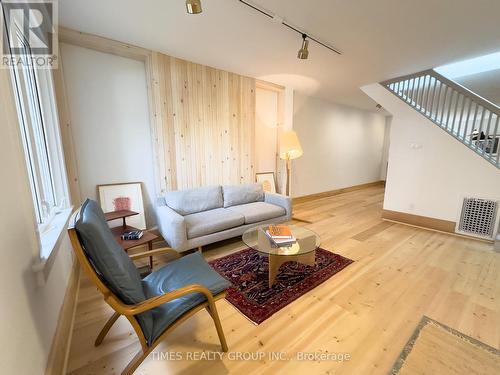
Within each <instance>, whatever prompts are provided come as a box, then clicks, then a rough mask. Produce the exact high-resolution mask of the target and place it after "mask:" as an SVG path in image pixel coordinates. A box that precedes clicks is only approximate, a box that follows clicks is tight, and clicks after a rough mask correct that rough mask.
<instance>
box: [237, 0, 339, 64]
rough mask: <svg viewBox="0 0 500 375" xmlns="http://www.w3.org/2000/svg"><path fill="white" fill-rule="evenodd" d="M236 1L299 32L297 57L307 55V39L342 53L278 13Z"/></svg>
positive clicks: (243, 1)
mask: <svg viewBox="0 0 500 375" xmlns="http://www.w3.org/2000/svg"><path fill="white" fill-rule="evenodd" d="M238 1H239V2H240V3H242V4H244V5H246V6H247V7H250V8H252V9H253V10H256V11H257V12H259V13H261V14H263V15H265V16H267V17H269V18H271V19H273V21H275V22H277V23H280V24H282V25H283V26H286V27H288V28H289V29H290V30H293V31H295V32H297V33H299V34H301V35H302V48H301V49H300V50H299V53H298V56H297V57H298V58H299V59H307V57H308V55H309V51H308V50H307V47H308V46H309V40H312V41H314V42H316V43H318V44H319V45H320V46H323V47H325V48H328V49H329V50H330V51H332V52H335V53H336V54H338V55H342V52H341V51H340V50H338V49H337V48H335V47H333V46H331V45H329V44H328V43H325V42H322V41H321V40H319V39H318V38H314V37H312V36H310V35H308V34H306V33H304V32H303V31H302V30H300V29H299V28H297V27H295V26H292V25H290V24H289V23H287V22H286V21H285V20H283V18H282V17H279V16H278V15H275V14H272V13H269V12H268V11H266V10H264V9H262V8H259V7H257V6H256V5H253V4H251V3H249V2H248V1H245V0H238ZM306 38H307V39H309V40H306Z"/></svg>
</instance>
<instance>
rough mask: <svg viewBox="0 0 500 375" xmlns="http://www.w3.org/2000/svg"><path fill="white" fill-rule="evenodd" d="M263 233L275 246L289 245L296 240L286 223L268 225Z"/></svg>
mask: <svg viewBox="0 0 500 375" xmlns="http://www.w3.org/2000/svg"><path fill="white" fill-rule="evenodd" d="M264 233H265V234H266V235H267V236H268V237H269V239H270V240H271V241H272V242H273V243H274V244H275V245H277V246H289V245H293V244H294V243H295V242H297V239H296V238H295V237H294V236H293V234H292V231H291V230H290V228H288V227H287V226H286V225H270V226H269V228H268V229H266V230H265V231H264Z"/></svg>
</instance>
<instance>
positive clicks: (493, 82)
mask: <svg viewBox="0 0 500 375" xmlns="http://www.w3.org/2000/svg"><path fill="white" fill-rule="evenodd" d="M454 80H455V81H456V82H458V83H460V84H461V85H462V86H465V87H467V88H468V89H469V90H471V91H473V92H475V93H476V94H478V95H479V96H481V97H483V98H485V99H487V100H489V101H490V102H492V103H494V104H496V105H497V106H499V107H500V69H495V70H490V71H488V72H482V73H477V74H471V75H467V76H462V77H458V78H454Z"/></svg>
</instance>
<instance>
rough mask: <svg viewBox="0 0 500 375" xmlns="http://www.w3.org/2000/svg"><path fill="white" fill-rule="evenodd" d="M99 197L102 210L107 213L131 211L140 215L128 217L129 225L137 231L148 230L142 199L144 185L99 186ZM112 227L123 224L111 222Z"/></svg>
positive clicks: (134, 183)
mask: <svg viewBox="0 0 500 375" xmlns="http://www.w3.org/2000/svg"><path fill="white" fill-rule="evenodd" d="M97 196H98V197H99V204H100V205H101V208H102V210H103V211H104V212H105V213H107V212H113V211H119V210H130V211H135V212H138V213H139V215H134V216H130V217H127V219H126V220H127V225H130V226H132V227H135V228H137V229H142V230H144V229H146V217H145V214H144V203H143V199H142V184H141V183H140V182H123V183H116V184H102V185H97ZM109 224H110V226H111V227H116V226H118V225H121V224H122V221H121V220H114V221H111V222H109Z"/></svg>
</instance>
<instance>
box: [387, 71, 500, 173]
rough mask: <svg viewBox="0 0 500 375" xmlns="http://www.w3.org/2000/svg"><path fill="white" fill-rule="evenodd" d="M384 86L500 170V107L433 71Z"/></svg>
mask: <svg viewBox="0 0 500 375" xmlns="http://www.w3.org/2000/svg"><path fill="white" fill-rule="evenodd" d="M381 85H382V86H384V87H385V88H386V89H388V90H389V91H390V92H392V93H393V94H394V95H396V96H398V97H399V98H400V99H401V100H403V101H404V102H406V103H407V104H408V105H410V106H411V107H413V108H414V109H415V110H416V111H418V112H420V113H421V114H422V115H424V116H425V117H427V118H428V119H429V120H431V121H432V122H433V123H434V124H436V125H438V126H439V127H440V128H441V129H443V130H445V131H446V132H447V133H448V134H450V135H451V136H453V137H454V138H455V139H457V140H458V141H460V142H461V143H463V144H464V145H466V146H467V147H469V148H470V149H471V150H473V151H474V152H476V153H477V154H479V155H481V156H482V157H483V158H484V159H486V160H487V161H489V162H490V163H491V164H493V165H494V166H496V167H497V168H498V169H500V144H499V143H500V107H498V106H496V105H495V104H493V103H491V102H489V101H488V100H486V99H484V98H482V97H480V96H479V95H477V94H475V93H474V92H472V91H470V90H469V89H467V88H465V87H463V86H461V85H460V84H458V83H456V82H453V81H452V80H450V79H448V78H446V77H444V76H442V75H441V74H439V73H437V72H436V71H435V70H433V69H430V70H425V71H423V72H419V73H414V74H410V75H406V76H403V77H399V78H394V79H390V80H388V81H384V82H381Z"/></svg>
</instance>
